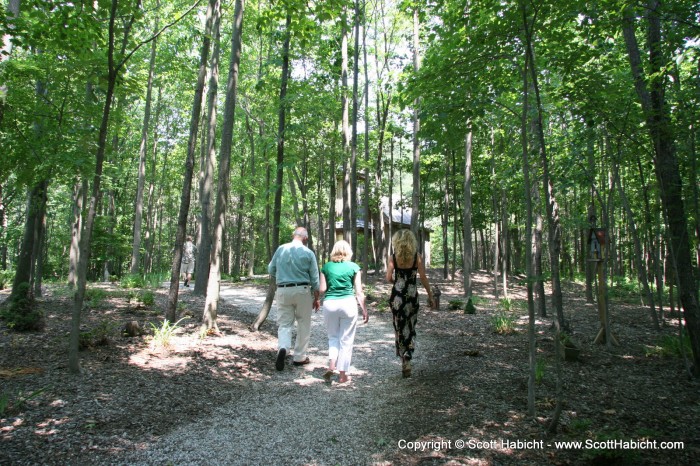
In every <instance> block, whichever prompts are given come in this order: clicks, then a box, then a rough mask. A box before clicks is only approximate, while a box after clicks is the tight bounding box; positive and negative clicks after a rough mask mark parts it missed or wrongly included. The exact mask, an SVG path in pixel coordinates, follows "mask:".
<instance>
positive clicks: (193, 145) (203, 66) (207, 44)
mask: <svg viewBox="0 0 700 466" xmlns="http://www.w3.org/2000/svg"><path fill="white" fill-rule="evenodd" d="M215 2H216V0H210V2H209V5H208V7H207V13H206V23H205V24H206V25H205V31H204V37H203V40H202V49H201V52H200V57H199V72H198V73H197V83H196V85H195V92H194V102H193V104H192V114H191V115H190V128H189V139H188V141H187V158H186V159H185V172H184V174H183V180H182V195H181V196H180V212H179V214H178V218H177V230H176V234H175V246H174V249H173V262H172V268H171V270H170V290H169V292H168V305H167V308H166V311H165V319H166V320H168V321H169V322H172V323H174V322H175V321H176V320H177V299H178V292H179V288H180V265H181V264H180V263H181V261H182V245H183V244H184V243H185V235H186V232H187V217H188V216H189V212H190V198H191V193H192V177H193V175H194V160H195V154H196V152H197V139H198V138H197V133H198V131H199V123H200V121H199V120H200V117H201V114H202V96H203V94H204V82H205V80H206V77H207V63H208V61H209V49H210V48H211V37H212V35H211V34H212V24H213V20H214V4H215Z"/></svg>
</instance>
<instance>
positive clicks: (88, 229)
mask: <svg viewBox="0 0 700 466" xmlns="http://www.w3.org/2000/svg"><path fill="white" fill-rule="evenodd" d="M118 13H120V12H119V1H118V0H112V2H111V4H110V9H109V16H108V24H109V27H108V40H107V83H106V92H105V97H104V107H103V111H102V121H101V123H100V130H99V134H98V139H97V151H96V153H95V176H94V178H93V181H92V194H91V195H90V203H89V208H88V214H87V218H86V220H85V226H84V231H83V234H82V235H81V237H80V242H81V244H80V258H79V262H78V269H77V273H76V275H77V279H78V280H77V289H76V291H75V293H74V299H73V314H72V319H71V331H70V341H69V349H68V370H69V371H70V372H72V373H78V372H80V361H79V359H78V349H79V341H80V317H81V312H82V310H83V302H84V300H85V289H86V287H87V269H88V258H89V257H90V248H91V242H92V232H93V230H94V227H95V217H96V216H97V206H98V203H99V201H100V196H101V193H102V190H101V181H102V169H103V165H104V159H105V152H106V149H107V131H108V129H109V117H110V112H111V109H112V98H113V96H114V89H115V88H116V85H117V79H118V77H119V74H120V72H121V71H122V69H123V68H124V65H125V64H126V63H127V61H128V59H129V58H130V57H131V55H126V54H125V52H126V46H127V44H128V39H129V37H130V36H131V28H132V26H133V23H134V21H135V20H136V13H137V11H134V10H132V11H127V12H124V13H125V14H126V20H125V23H124V25H123V27H122V29H121V32H122V38H121V46H119V44H118V43H117V39H118V38H117V34H118V33H119V31H120V29H119V27H118V25H117V19H118V16H119V15H118Z"/></svg>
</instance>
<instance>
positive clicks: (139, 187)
mask: <svg viewBox="0 0 700 466" xmlns="http://www.w3.org/2000/svg"><path fill="white" fill-rule="evenodd" d="M159 3H160V2H157V6H159ZM158 11H159V8H156V19H155V31H158V29H159V26H158V23H159V17H158ZM157 43H158V40H157V39H156V40H154V41H153V42H151V58H150V62H149V63H150V64H149V68H148V83H147V84H146V102H145V109H144V112H143V123H142V125H143V126H142V127H141V145H140V147H139V170H138V181H137V183H136V201H135V203H134V204H135V205H134V207H135V209H134V211H135V213H134V240H133V243H132V246H131V273H132V274H137V273H138V272H139V262H140V257H141V223H142V219H143V191H144V186H145V184H146V152H147V148H146V146H147V144H148V128H149V126H150V122H151V101H152V96H153V75H154V72H155V67H156V50H157Z"/></svg>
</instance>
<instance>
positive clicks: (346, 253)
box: [331, 239, 352, 262]
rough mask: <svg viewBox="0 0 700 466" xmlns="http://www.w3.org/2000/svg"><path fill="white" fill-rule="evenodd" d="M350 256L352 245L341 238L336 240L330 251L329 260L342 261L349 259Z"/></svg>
mask: <svg viewBox="0 0 700 466" xmlns="http://www.w3.org/2000/svg"><path fill="white" fill-rule="evenodd" d="M351 257H352V247H350V243H348V242H347V241H345V240H343V239H341V240H339V241H336V243H335V244H334V245H333V250H332V251H331V260H332V261H333V262H343V261H349V260H350V258H351Z"/></svg>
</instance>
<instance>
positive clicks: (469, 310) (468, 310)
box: [464, 298, 476, 314]
mask: <svg viewBox="0 0 700 466" xmlns="http://www.w3.org/2000/svg"><path fill="white" fill-rule="evenodd" d="M464 313H465V314H476V306H474V301H473V300H472V298H469V300H467V304H465V305H464Z"/></svg>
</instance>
